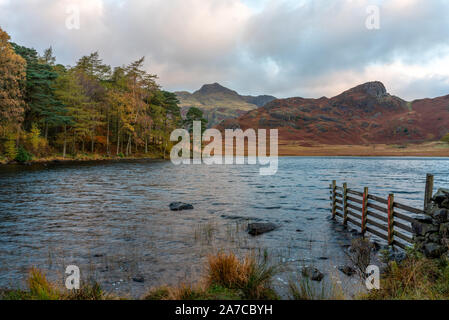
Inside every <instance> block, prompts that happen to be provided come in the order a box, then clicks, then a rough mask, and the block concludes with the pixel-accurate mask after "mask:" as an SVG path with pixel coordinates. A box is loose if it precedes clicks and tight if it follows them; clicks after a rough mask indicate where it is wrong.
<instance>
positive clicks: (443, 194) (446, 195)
mask: <svg viewBox="0 0 449 320" xmlns="http://www.w3.org/2000/svg"><path fill="white" fill-rule="evenodd" d="M446 199H449V189H443V188H440V189H438V191H437V193H435V195H434V196H433V198H432V201H434V202H435V203H436V204H437V205H438V206H440V205H441V203H442V202H443V201H444V200H446Z"/></svg>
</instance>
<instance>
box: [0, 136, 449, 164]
mask: <svg viewBox="0 0 449 320" xmlns="http://www.w3.org/2000/svg"><path fill="white" fill-rule="evenodd" d="M278 154H279V157H367V158H368V157H398V158H400V157H420V158H448V157H449V145H448V144H444V143H441V142H430V143H422V144H412V145H407V146H402V145H385V144H375V145H315V146H301V145H300V144H299V142H291V141H280V142H279V150H278ZM138 160H162V161H165V160H169V159H164V158H163V157H161V156H160V155H136V156H131V157H118V156H112V157H105V156H102V155H99V154H95V155H87V156H84V157H79V158H70V157H66V158H63V157H62V156H50V157H45V158H37V159H33V160H31V161H28V162H25V163H20V162H17V161H5V160H3V161H2V160H0V167H3V166H30V165H36V164H42V165H48V164H76V163H80V164H81V163H88V162H98V163H101V162H122V161H138Z"/></svg>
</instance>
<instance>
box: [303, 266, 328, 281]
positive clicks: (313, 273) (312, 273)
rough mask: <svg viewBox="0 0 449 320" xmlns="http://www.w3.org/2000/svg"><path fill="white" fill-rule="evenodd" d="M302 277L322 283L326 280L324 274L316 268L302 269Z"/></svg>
mask: <svg viewBox="0 0 449 320" xmlns="http://www.w3.org/2000/svg"><path fill="white" fill-rule="evenodd" d="M302 275H303V276H305V277H308V278H310V279H311V280H313V281H321V280H323V278H324V274H322V273H321V272H320V270H318V269H317V268H315V267H304V268H302Z"/></svg>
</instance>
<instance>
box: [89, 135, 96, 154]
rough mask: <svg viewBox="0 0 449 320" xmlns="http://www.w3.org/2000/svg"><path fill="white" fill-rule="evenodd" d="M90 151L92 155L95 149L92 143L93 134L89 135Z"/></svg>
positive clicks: (93, 142)
mask: <svg viewBox="0 0 449 320" xmlns="http://www.w3.org/2000/svg"><path fill="white" fill-rule="evenodd" d="M90 139H91V140H90V141H91V142H90V149H91V152H92V153H94V147H95V141H94V134H93V133H92V134H91V135H90Z"/></svg>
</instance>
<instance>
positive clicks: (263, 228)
mask: <svg viewBox="0 0 449 320" xmlns="http://www.w3.org/2000/svg"><path fill="white" fill-rule="evenodd" d="M276 228H277V226H276V225H275V224H274V223H271V222H268V223H263V222H256V223H250V224H248V233H249V234H250V235H253V236H257V235H259V234H262V233H266V232H270V231H273V230H275V229H276Z"/></svg>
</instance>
